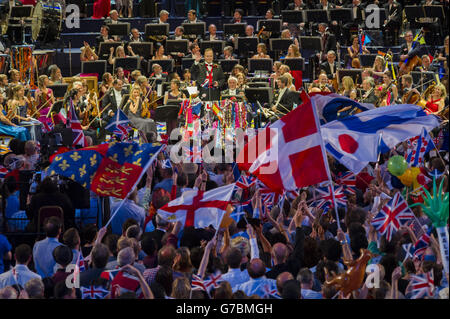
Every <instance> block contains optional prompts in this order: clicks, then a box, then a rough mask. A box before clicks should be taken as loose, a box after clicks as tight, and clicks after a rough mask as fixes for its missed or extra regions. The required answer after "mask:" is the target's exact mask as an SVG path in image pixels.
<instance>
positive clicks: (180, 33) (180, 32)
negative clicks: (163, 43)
mask: <svg viewBox="0 0 450 319" xmlns="http://www.w3.org/2000/svg"><path fill="white" fill-rule="evenodd" d="M169 39H170V40H185V39H186V38H185V36H184V28H183V27H182V26H178V27H176V28H175V32H174V34H173V35H171V36H169Z"/></svg>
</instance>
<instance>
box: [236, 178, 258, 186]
mask: <svg viewBox="0 0 450 319" xmlns="http://www.w3.org/2000/svg"><path fill="white" fill-rule="evenodd" d="M254 185H256V178H255V177H253V176H244V175H241V176H240V177H239V179H238V180H237V181H236V186H237V187H239V188H242V189H249V188H250V187H252V186H254Z"/></svg>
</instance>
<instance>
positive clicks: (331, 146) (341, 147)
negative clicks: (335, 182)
mask: <svg viewBox="0 0 450 319" xmlns="http://www.w3.org/2000/svg"><path fill="white" fill-rule="evenodd" d="M313 99H314V97H313ZM438 125H439V120H438V118H437V117H436V116H434V115H427V114H426V113H425V112H424V111H423V110H422V108H421V107H420V106H417V105H407V104H403V105H395V107H381V108H378V109H374V110H369V111H365V112H362V113H358V114H356V115H352V116H348V117H346V118H343V119H341V120H335V121H332V122H330V123H327V124H325V125H323V126H322V127H321V132H322V136H323V139H324V142H325V147H326V149H327V151H328V152H329V153H330V154H331V155H332V156H333V157H335V158H336V159H337V160H338V161H339V162H341V163H342V164H343V165H345V166H346V167H347V168H348V169H349V170H351V171H352V172H353V173H355V174H357V173H359V172H360V171H361V170H362V169H363V168H364V167H365V166H366V165H367V164H368V163H369V162H376V161H377V160H378V153H379V152H381V153H386V152H388V151H389V150H390V149H391V148H393V147H394V146H395V145H397V144H398V143H400V142H403V141H405V140H407V139H409V138H411V137H414V136H418V135H420V134H421V133H422V131H423V129H425V130H427V131H430V130H432V129H433V128H435V127H436V126H438Z"/></svg>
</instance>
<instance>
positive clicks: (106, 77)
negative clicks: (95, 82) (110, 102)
mask: <svg viewBox="0 0 450 319" xmlns="http://www.w3.org/2000/svg"><path fill="white" fill-rule="evenodd" d="M113 81H114V78H113V76H112V75H111V73H109V72H105V73H103V76H102V84H100V90H99V91H100V92H99V97H100V98H101V97H102V96H103V94H105V93H106V92H107V91H108V90H109V89H110V88H111V87H112V83H113Z"/></svg>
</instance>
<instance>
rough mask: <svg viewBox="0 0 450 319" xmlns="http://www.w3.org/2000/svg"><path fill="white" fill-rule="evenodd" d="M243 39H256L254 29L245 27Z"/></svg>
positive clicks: (249, 26) (248, 26)
mask: <svg viewBox="0 0 450 319" xmlns="http://www.w3.org/2000/svg"><path fill="white" fill-rule="evenodd" d="M245 37H246V38H254V37H256V35H255V28H254V27H253V26H252V25H251V24H249V25H247V26H246V27H245Z"/></svg>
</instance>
